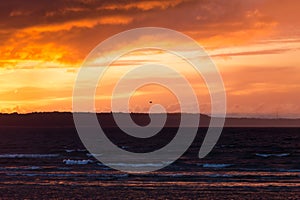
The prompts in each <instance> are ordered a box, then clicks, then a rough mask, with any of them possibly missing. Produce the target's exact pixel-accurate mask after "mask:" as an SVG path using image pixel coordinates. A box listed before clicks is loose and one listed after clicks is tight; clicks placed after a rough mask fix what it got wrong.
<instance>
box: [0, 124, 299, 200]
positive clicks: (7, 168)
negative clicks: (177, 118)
mask: <svg viewBox="0 0 300 200" xmlns="http://www.w3.org/2000/svg"><path fill="white" fill-rule="evenodd" d="M106 132H107V135H108V136H109V137H110V139H111V140H112V141H114V140H115V143H118V144H117V145H119V146H120V148H123V149H125V150H127V151H139V149H141V151H145V149H146V150H147V148H149V150H151V148H152V149H156V148H160V147H161V146H163V145H164V144H167V143H168V142H169V140H170V139H172V137H174V134H176V128H165V129H163V131H162V133H160V136H162V138H161V137H160V138H156V139H155V138H154V139H153V140H152V141H139V144H137V143H136V141H133V140H132V139H126V137H125V136H124V134H122V133H121V132H120V130H118V129H115V128H107V129H106ZM205 134H206V128H200V129H199V131H198V134H197V137H196V138H195V140H194V142H193V144H192V145H191V147H190V148H189V149H188V150H187V151H186V152H185V153H184V154H183V155H182V156H181V158H180V159H179V160H177V161H175V162H174V163H172V164H171V165H169V166H167V167H166V168H163V169H161V170H159V171H155V172H150V173H143V174H129V173H125V172H122V171H117V170H114V169H111V168H109V167H107V166H105V165H103V164H102V163H101V162H99V161H98V160H96V159H95V158H94V157H93V156H92V155H91V154H90V153H89V152H88V151H87V150H86V149H85V148H84V146H83V144H82V143H81V141H80V139H79V137H78V135H77V133H76V130H75V129H74V128H72V127H56V128H55V127H39V128H37V127H35V128H28V127H23V128H21V127H18V128H16V127H2V128H0V199H300V128H224V130H223V133H222V135H221V137H220V139H219V141H218V143H217V145H216V146H215V147H214V149H213V151H212V152H211V153H210V154H209V155H208V156H206V157H205V158H203V159H199V158H198V152H199V148H200V146H201V144H202V140H203V137H204V136H205ZM117 141H118V142H117ZM156 142H157V143H156ZM120 164H122V163H120ZM149 164H151V163H149ZM133 167H137V168H138V167H141V166H138V165H137V166H133Z"/></svg>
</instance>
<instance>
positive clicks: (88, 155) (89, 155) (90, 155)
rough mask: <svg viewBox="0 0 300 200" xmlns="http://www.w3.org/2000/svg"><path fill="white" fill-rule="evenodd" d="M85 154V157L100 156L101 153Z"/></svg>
mask: <svg viewBox="0 0 300 200" xmlns="http://www.w3.org/2000/svg"><path fill="white" fill-rule="evenodd" d="M86 156H87V157H99V156H102V154H95V153H87V154H86Z"/></svg>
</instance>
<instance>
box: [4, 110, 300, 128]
mask: <svg viewBox="0 0 300 200" xmlns="http://www.w3.org/2000/svg"><path fill="white" fill-rule="evenodd" d="M81 114H89V113H81ZM116 114H119V115H122V114H124V113H116ZM130 115H131V117H132V119H133V120H134V121H135V122H136V123H137V124H139V125H142V126H143V125H147V124H148V123H149V122H150V118H149V115H148V114H146V113H130ZM156 115H160V114H156ZM184 115H195V114H184ZM180 116H181V114H180V113H168V114H167V120H166V124H165V127H178V126H179V123H180ZM97 117H98V120H99V122H100V124H101V126H103V127H115V126H116V123H115V121H114V119H113V115H112V113H97ZM210 119H211V117H210V116H208V115H203V114H200V123H199V127H208V125H209V122H210ZM4 126H5V127H7V126H14V127H16V126H17V127H18V126H20V127H48V126H49V127H69V126H74V121H73V114H72V113H71V112H44V113H42V112H41V113H29V114H17V113H13V114H0V127H4ZM225 127H300V119H280V118H279V119H263V118H226V120H225Z"/></svg>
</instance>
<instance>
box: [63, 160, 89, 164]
mask: <svg viewBox="0 0 300 200" xmlns="http://www.w3.org/2000/svg"><path fill="white" fill-rule="evenodd" d="M93 162H94V161H92V160H90V159H88V160H71V159H65V160H63V163H65V164H66V165H86V164H89V163H93Z"/></svg>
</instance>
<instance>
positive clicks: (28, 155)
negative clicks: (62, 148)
mask: <svg viewBox="0 0 300 200" xmlns="http://www.w3.org/2000/svg"><path fill="white" fill-rule="evenodd" d="M58 156H59V154H0V158H54V157H58Z"/></svg>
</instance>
